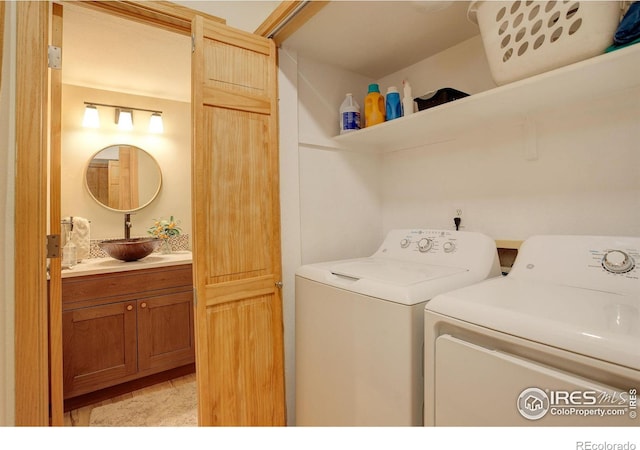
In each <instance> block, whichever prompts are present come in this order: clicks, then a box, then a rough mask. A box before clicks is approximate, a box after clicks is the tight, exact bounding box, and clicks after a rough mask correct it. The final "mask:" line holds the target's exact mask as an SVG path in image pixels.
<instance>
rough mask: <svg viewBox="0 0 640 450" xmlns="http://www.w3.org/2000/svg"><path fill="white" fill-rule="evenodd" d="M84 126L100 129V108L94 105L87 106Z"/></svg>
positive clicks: (83, 121)
mask: <svg viewBox="0 0 640 450" xmlns="http://www.w3.org/2000/svg"><path fill="white" fill-rule="evenodd" d="M82 126H83V127H86V128H99V127H100V117H99V116H98V108H96V107H95V106H93V105H86V106H85V107H84V118H83V119H82Z"/></svg>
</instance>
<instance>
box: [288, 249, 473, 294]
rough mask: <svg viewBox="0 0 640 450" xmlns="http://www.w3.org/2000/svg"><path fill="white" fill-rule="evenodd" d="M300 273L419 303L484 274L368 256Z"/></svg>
mask: <svg viewBox="0 0 640 450" xmlns="http://www.w3.org/2000/svg"><path fill="white" fill-rule="evenodd" d="M296 275H297V276H298V277H301V278H307V279H309V280H313V281H317V282H319V283H322V284H326V285H329V286H333V287H336V288H340V289H344V290H347V291H351V292H355V293H358V294H363V295H367V296H370V297H375V298H378V299H382V300H388V301H391V302H395V303H400V304H403V305H416V304H418V303H422V302H426V301H428V300H430V299H432V298H433V297H434V296H436V295H437V294H441V293H443V292H446V291H450V290H452V289H456V288H459V287H462V286H468V285H469V284H472V283H475V282H478V281H480V280H482V279H484V277H483V276H482V275H480V274H478V273H475V272H472V271H469V270H467V269H464V268H460V267H448V266H437V265H431V264H420V263H415V262H407V261H399V260H394V259H389V258H378V257H367V258H357V259H350V260H341V261H330V262H324V263H316V264H308V265H304V266H301V267H299V268H298V270H297V271H296Z"/></svg>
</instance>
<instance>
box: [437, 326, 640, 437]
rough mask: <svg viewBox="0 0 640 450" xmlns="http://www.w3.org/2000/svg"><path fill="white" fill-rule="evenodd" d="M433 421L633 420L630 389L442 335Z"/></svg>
mask: <svg viewBox="0 0 640 450" xmlns="http://www.w3.org/2000/svg"><path fill="white" fill-rule="evenodd" d="M434 397H435V398H434V399H433V400H434V401H435V405H434V406H435V425H436V426H532V425H534V426H625V425H628V426H637V425H638V421H637V420H632V419H631V418H630V416H629V413H630V408H629V404H628V401H629V392H620V391H618V390H616V389H614V388H611V387H609V386H604V385H601V384H598V383H594V382H592V381H590V380H587V379H584V378H580V377H577V376H575V375H572V374H569V373H566V372H563V371H560V370H557V369H554V368H552V367H548V366H544V365H541V364H538V363H534V362H532V361H528V360H525V359H522V358H519V357H516V356H513V355H509V354H506V353H503V352H499V351H496V350H490V349H487V348H484V347H480V346H478V345H475V344H471V343H469V342H466V341H463V340H460V339H457V338H455V337H452V336H450V335H442V336H440V337H438V338H437V340H436V351H435V396H434Z"/></svg>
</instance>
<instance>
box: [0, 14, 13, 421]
mask: <svg viewBox="0 0 640 450" xmlns="http://www.w3.org/2000/svg"><path fill="white" fill-rule="evenodd" d="M5 8H6V9H5V24H4V38H3V49H2V58H3V61H2V74H1V76H2V78H1V80H2V85H1V86H0V117H2V118H3V120H1V121H0V214H2V216H3V217H4V221H5V222H4V223H5V226H4V227H3V232H2V234H0V286H1V289H2V290H3V294H4V295H0V426H11V425H14V424H15V376H14V373H15V357H14V356H15V352H14V340H13V334H14V320H13V316H14V292H15V286H14V276H15V270H14V245H13V241H14V231H13V228H14V227H13V224H14V222H15V220H14V218H15V201H14V195H15V184H14V178H15V151H16V146H15V83H16V80H15V71H14V70H12V69H13V68H15V57H16V55H15V32H16V20H15V5H14V4H13V3H11V2H7V4H6V5H5Z"/></svg>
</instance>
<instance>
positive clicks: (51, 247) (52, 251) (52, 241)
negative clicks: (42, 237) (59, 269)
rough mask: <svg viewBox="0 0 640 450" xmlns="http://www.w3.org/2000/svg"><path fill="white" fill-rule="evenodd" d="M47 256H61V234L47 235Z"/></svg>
mask: <svg viewBox="0 0 640 450" xmlns="http://www.w3.org/2000/svg"><path fill="white" fill-rule="evenodd" d="M47 258H60V235H59V234H48V235H47Z"/></svg>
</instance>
